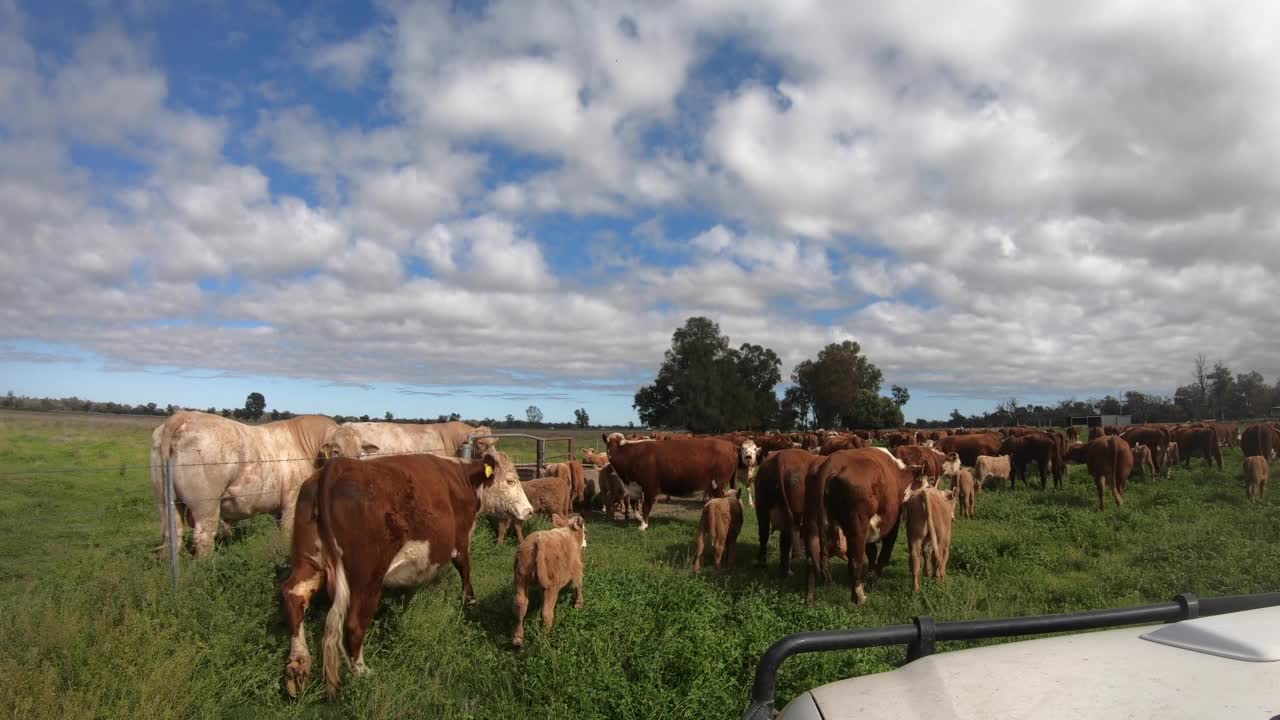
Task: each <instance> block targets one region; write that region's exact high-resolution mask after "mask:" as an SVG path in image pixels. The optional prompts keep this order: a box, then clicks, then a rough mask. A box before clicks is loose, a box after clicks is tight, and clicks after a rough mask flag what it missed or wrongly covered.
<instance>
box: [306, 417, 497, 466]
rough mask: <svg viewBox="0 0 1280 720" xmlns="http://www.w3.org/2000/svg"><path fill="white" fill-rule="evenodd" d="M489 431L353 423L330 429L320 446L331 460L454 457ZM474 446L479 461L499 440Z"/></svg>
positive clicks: (443, 425)
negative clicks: (473, 437) (475, 436)
mask: <svg viewBox="0 0 1280 720" xmlns="http://www.w3.org/2000/svg"><path fill="white" fill-rule="evenodd" d="M489 432H491V431H490V430H489V428H487V427H479V428H477V427H472V426H471V425H468V424H467V423H464V422H457V421H453V422H443V423H394V422H350V423H345V424H343V425H338V426H335V427H333V428H330V429H329V432H328V433H327V434H326V435H325V438H324V443H323V444H322V445H321V454H322V455H323V457H324V459H326V460H328V459H330V458H335V457H348V458H359V457H365V456H371V455H372V456H378V455H402V454H410V453H431V454H433V455H441V456H444V457H455V456H457V455H458V454H459V451H460V450H461V448H462V446H463V445H464V444H465V443H466V441H467V436H468V435H470V434H472V433H476V434H488V433H489ZM473 442H474V453H473V454H474V456H475V457H479V456H481V455H483V454H484V453H485V452H487V451H488V450H489V449H490V448H492V447H494V445H495V444H496V443H497V440H496V439H494V438H481V439H478V440H475V441H473Z"/></svg>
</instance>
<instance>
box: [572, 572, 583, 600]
mask: <svg viewBox="0 0 1280 720" xmlns="http://www.w3.org/2000/svg"><path fill="white" fill-rule="evenodd" d="M573 588H574V595H573V607H574V608H575V609H577V610H581V609H582V599H583V598H582V563H578V567H577V568H575V569H574V571H573Z"/></svg>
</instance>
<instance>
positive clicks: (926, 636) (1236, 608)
mask: <svg viewBox="0 0 1280 720" xmlns="http://www.w3.org/2000/svg"><path fill="white" fill-rule="evenodd" d="M1275 605H1280V592H1268V593H1256V594H1253V595H1229V596H1227V597H1220V598H1199V597H1196V596H1195V595H1194V594H1192V593H1189V592H1187V593H1182V594H1181V595H1178V596H1177V597H1175V598H1174V599H1173V600H1172V601H1170V602H1167V603H1160V604H1158V605H1141V606H1138V607H1130V608H1116V609H1110V610H1086V611H1084V612H1073V613H1062V614H1059V615H1032V616H1028V617H1015V618H994V619H987V620H960V621H955V622H942V623H939V622H934V619H933V618H932V617H930V616H928V615H919V616H916V617H914V618H912V619H911V624H910V625H884V626H881V627H874V628H864V629H859V630H818V631H814V632H803V633H796V634H795V635H788V636H786V637H784V638H782V639H781V640H779V641H777V642H775V643H774V644H772V645H770V646H769V649H768V650H766V651H765V653H764V655H762V656H761V657H760V663H759V665H757V666H756V678H755V682H754V683H753V684H752V686H751V705H750V706H749V707H748V708H747V711H746V713H745V714H744V715H743V716H742V717H743V720H769V718H771V717H773V715H774V709H773V703H774V699H775V698H774V696H775V694H776V692H777V684H778V669H779V668H780V667H781V666H782V661H783V660H786V659H787V658H789V657H791V656H792V655H798V654H800V653H811V652H827V651H832V650H856V649H861V648H869V647H882V646H885V645H906V646H907V661H908V662H910V661H912V660H917V659H919V658H922V657H924V656H926V655H932V654H934V653H935V652H937V643H938V642H944V641H952V640H982V639H986V638H997V637H1011V636H1015V635H1039V634H1042V633H1058V632H1071V631H1078V630H1096V629H1099V628H1109V627H1122V626H1125V625H1147V624H1155V623H1162V622H1163V623H1167V622H1178V621H1179V620H1190V619H1192V618H1196V617H1203V616H1209V615H1222V614H1224V613H1232V612H1240V611H1242V610H1256V609H1258V608H1264V607H1272V606H1275Z"/></svg>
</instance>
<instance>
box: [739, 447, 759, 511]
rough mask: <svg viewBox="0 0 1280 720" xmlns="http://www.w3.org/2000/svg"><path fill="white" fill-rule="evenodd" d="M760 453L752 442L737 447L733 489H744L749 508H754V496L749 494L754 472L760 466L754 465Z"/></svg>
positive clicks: (754, 476)
mask: <svg viewBox="0 0 1280 720" xmlns="http://www.w3.org/2000/svg"><path fill="white" fill-rule="evenodd" d="M759 453H760V449H759V448H758V447H756V444H755V442H754V441H752V440H744V441H743V443H742V444H741V445H739V446H738V470H737V472H736V473H734V477H733V487H734V488H746V492H747V502H748V503H749V504H750V505H751V507H755V506H756V499H755V496H754V495H752V494H751V483H752V482H753V481H755V479H756V472H757V471H758V470H759V469H760V466H759V465H758V464H757V463H756V458H757V456H758V455H759Z"/></svg>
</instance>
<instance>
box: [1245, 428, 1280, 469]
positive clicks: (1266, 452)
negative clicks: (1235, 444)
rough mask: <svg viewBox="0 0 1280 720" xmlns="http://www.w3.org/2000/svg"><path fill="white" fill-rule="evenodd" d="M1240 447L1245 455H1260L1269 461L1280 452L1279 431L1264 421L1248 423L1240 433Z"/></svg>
mask: <svg viewBox="0 0 1280 720" xmlns="http://www.w3.org/2000/svg"><path fill="white" fill-rule="evenodd" d="M1240 448H1241V449H1242V450H1243V451H1244V456H1245V457H1252V456H1254V455H1260V456H1262V457H1264V458H1266V459H1267V462H1270V461H1272V460H1274V459H1275V457H1276V453H1280V432H1277V431H1276V429H1275V428H1274V427H1273V426H1271V425H1268V424H1266V423H1259V424H1257V425H1250V426H1249V427H1247V428H1245V429H1244V432H1243V433H1242V434H1241V435H1240Z"/></svg>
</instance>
